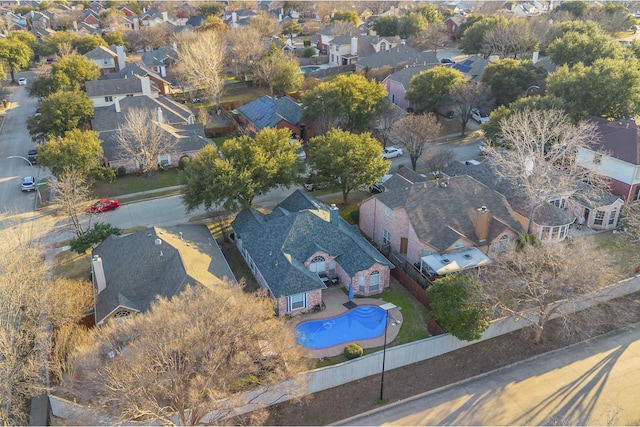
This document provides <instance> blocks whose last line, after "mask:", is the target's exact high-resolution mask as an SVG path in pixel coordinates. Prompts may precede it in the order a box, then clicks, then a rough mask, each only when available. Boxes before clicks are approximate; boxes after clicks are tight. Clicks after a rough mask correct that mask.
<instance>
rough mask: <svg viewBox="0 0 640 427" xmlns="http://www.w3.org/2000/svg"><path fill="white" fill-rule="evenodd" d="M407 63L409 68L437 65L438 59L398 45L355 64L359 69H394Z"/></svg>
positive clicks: (429, 54)
mask: <svg viewBox="0 0 640 427" xmlns="http://www.w3.org/2000/svg"><path fill="white" fill-rule="evenodd" d="M403 63H407V64H408V65H409V66H415V65H428V64H434V65H436V64H438V63H439V61H438V58H436V55H435V54H434V53H433V52H421V51H419V50H418V49H416V48H413V47H410V46H406V45H400V46H396V47H393V48H391V49H388V50H382V51H380V52H376V53H374V54H372V55H369V56H367V57H366V58H362V59H360V60H359V61H358V62H356V65H357V66H359V67H371V68H373V69H376V68H384V67H392V68H395V67H397V66H398V64H403Z"/></svg>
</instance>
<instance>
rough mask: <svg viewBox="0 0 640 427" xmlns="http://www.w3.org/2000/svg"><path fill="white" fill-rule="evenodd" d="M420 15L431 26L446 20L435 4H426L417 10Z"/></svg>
mask: <svg viewBox="0 0 640 427" xmlns="http://www.w3.org/2000/svg"><path fill="white" fill-rule="evenodd" d="M417 11H418V12H419V13H420V15H422V16H424V18H425V19H426V20H427V22H428V23H429V24H431V23H434V22H442V20H444V16H443V15H442V12H440V11H439V10H438V8H437V7H436V6H435V5H433V4H425V5H424V6H422V7H420V8H419V9H417Z"/></svg>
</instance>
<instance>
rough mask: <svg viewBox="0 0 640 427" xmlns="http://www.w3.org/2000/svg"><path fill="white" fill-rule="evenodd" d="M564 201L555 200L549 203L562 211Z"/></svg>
mask: <svg viewBox="0 0 640 427" xmlns="http://www.w3.org/2000/svg"><path fill="white" fill-rule="evenodd" d="M565 202H566V201H565V199H555V200H550V201H549V203H551V204H552V205H553V206H556V207H558V208H560V209H564V207H565V205H566V203H565Z"/></svg>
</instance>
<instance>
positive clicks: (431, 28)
mask: <svg viewBox="0 0 640 427" xmlns="http://www.w3.org/2000/svg"><path fill="white" fill-rule="evenodd" d="M447 41H449V35H448V34H447V32H446V28H445V26H444V24H443V23H441V22H432V23H430V24H429V25H428V26H427V28H425V29H424V30H422V31H420V32H419V33H418V34H416V35H415V36H412V37H410V38H409V40H407V44H408V45H409V46H413V47H416V48H418V49H420V50H422V51H425V50H432V51H433V53H437V52H438V49H439V48H440V47H442V46H444V45H445V44H446V43H447Z"/></svg>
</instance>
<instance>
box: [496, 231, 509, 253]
mask: <svg viewBox="0 0 640 427" xmlns="http://www.w3.org/2000/svg"><path fill="white" fill-rule="evenodd" d="M508 242H509V236H507V235H506V234H503V235H502V236H500V239H499V240H498V242H497V244H496V245H495V246H494V247H493V251H494V252H504V251H506V250H507V243H508Z"/></svg>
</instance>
